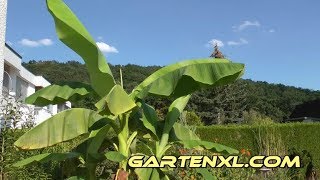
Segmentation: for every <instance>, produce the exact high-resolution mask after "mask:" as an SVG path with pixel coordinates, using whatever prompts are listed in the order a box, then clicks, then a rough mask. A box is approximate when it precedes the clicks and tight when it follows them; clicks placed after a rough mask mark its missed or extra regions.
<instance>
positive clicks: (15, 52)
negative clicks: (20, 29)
mask: <svg viewBox="0 0 320 180" xmlns="http://www.w3.org/2000/svg"><path fill="white" fill-rule="evenodd" d="M5 45H6V47H7V48H9V49H10V50H11V51H12V52H13V53H14V54H15V55H17V56H18V57H19V58H20V59H22V56H21V55H20V54H19V53H18V52H17V51H15V50H14V49H13V48H12V47H11V46H9V44H7V43H5Z"/></svg>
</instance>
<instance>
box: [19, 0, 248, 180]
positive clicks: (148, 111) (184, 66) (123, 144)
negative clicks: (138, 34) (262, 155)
mask: <svg viewBox="0 0 320 180" xmlns="http://www.w3.org/2000/svg"><path fill="white" fill-rule="evenodd" d="M47 7H48V10H49V12H50V13H51V15H52V16H53V18H54V21H55V26H56V32H57V35H58V37H59V39H60V40H61V41H62V42H63V43H64V44H65V45H67V46H68V47H69V48H71V49H72V50H73V51H75V52H76V53H77V54H79V55H80V56H81V57H82V58H83V60H84V62H85V64H86V67H87V69H88V73H89V75H90V80H91V83H90V84H84V83H80V82H71V83H66V84H65V85H51V86H48V87H46V88H43V89H41V90H39V91H37V92H36V93H34V94H33V95H31V96H29V97H28V98H27V99H26V102H27V103H29V104H33V105H37V106H46V105H49V104H59V103H63V102H66V101H71V102H75V101H78V100H80V99H82V98H85V97H86V96H88V95H90V94H96V95H98V96H99V97H100V101H98V102H97V103H96V108H97V110H96V111H95V110H90V109H84V108H71V109H68V110H65V111H62V112H60V113H58V114H56V115H54V116H53V117H51V118H49V119H47V120H46V121H44V122H43V123H41V124H39V125H38V126H36V127H34V128H33V129H31V130H30V131H28V132H27V133H25V134H24V135H23V136H21V137H20V138H19V139H18V140H17V141H16V142H15V145H16V146H17V147H19V148H20V149H40V148H45V147H49V146H54V145H56V144H58V143H62V142H65V141H69V140H72V139H74V138H77V137H79V136H81V135H83V136H85V137H86V139H85V140H84V141H83V142H82V143H81V144H79V146H78V147H77V148H75V149H74V150H73V151H72V152H68V153H47V154H40V155H37V156H34V157H30V158H28V159H25V160H22V161H20V162H17V163H16V164H15V166H24V165H28V164H31V163H32V162H34V161H38V162H47V161H50V160H56V161H62V160H66V159H69V158H74V159H78V160H79V162H80V163H82V165H83V166H84V167H85V169H86V173H85V175H84V177H83V178H86V179H95V178H96V175H95V170H96V166H97V164H98V163H99V162H102V161H104V160H105V159H109V160H112V161H116V162H119V170H118V172H117V174H118V175H119V174H123V173H125V174H129V173H133V171H134V172H135V173H136V174H137V175H138V177H139V178H140V179H151V178H152V179H154V178H155V179H161V178H167V175H166V171H165V170H164V169H156V168H155V169H139V168H137V169H132V168H130V167H128V165H127V161H128V158H129V157H130V156H131V155H133V154H136V153H139V152H137V151H136V150H135V148H133V147H134V146H135V144H138V145H141V146H144V147H145V148H147V149H149V150H150V152H149V154H145V155H146V156H147V155H155V156H156V157H157V158H161V157H162V156H163V155H164V154H165V153H166V151H167V150H168V149H169V148H170V147H171V146H172V145H173V144H174V143H180V144H182V145H184V147H185V148H194V147H200V146H201V147H203V148H206V149H209V150H212V151H215V152H225V153H237V150H234V149H232V148H229V147H226V146H223V145H220V144H216V143H212V142H206V141H202V140H200V138H198V137H197V136H196V135H195V134H194V133H193V132H192V131H190V130H189V129H188V128H186V127H184V126H183V125H181V124H179V123H177V122H176V121H177V119H178V118H179V116H180V113H181V112H182V111H183V109H184V108H185V106H186V104H187V103H188V101H189V98H190V96H191V94H192V93H193V92H194V91H196V90H198V89H200V88H206V87H213V86H219V85H224V84H227V83H231V82H233V81H235V80H236V79H238V78H239V77H240V76H241V75H242V74H243V71H244V65H243V64H239V63H232V62H230V61H229V60H226V59H215V60H213V59H211V58H209V59H207V58H206V59H195V60H188V61H182V62H180V63H176V64H173V65H169V66H166V67H163V68H161V69H160V70H158V71H156V72H155V73H153V74H152V75H150V76H149V77H148V78H146V79H145V80H144V81H143V82H142V83H141V84H139V85H138V86H137V87H135V88H134V89H133V91H132V92H131V93H129V94H128V93H127V92H125V90H124V89H123V87H122V84H117V83H116V82H115V80H114V78H113V75H112V73H111V71H110V68H109V66H108V64H107V61H106V59H105V58H104V56H103V54H102V53H101V51H100V50H99V48H98V47H97V45H96V43H95V41H94V40H93V38H92V37H91V36H90V34H89V33H88V31H87V30H86V28H85V27H84V26H83V25H82V23H81V22H80V21H79V20H78V18H77V17H76V16H75V15H74V14H73V12H72V11H71V10H70V9H69V8H68V6H67V5H65V4H64V2H63V1H62V0H47ZM147 96H162V97H173V98H176V100H175V101H174V102H173V103H172V104H171V106H170V108H169V110H168V113H167V115H166V117H165V118H164V119H163V120H162V119H160V118H159V117H157V115H156V112H155V110H154V108H153V107H151V106H150V105H148V104H146V103H145V101H144V99H145V98H146V97H147ZM111 130H112V131H114V132H115V134H116V137H114V138H113V137H110V136H109V135H108V134H110V133H108V132H109V131H111ZM147 139H152V141H153V143H146V140H147ZM108 144H111V145H112V146H114V149H115V151H106V147H108V146H107V145H108ZM200 173H201V172H200ZM78 176H79V177H80V176H81V175H80V174H78ZM79 177H78V178H79Z"/></svg>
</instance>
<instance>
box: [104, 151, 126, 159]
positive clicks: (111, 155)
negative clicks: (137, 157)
mask: <svg viewBox="0 0 320 180" xmlns="http://www.w3.org/2000/svg"><path fill="white" fill-rule="evenodd" d="M104 156H105V157H106V158H107V159H108V160H110V161H113V162H121V161H123V160H125V159H126V157H125V156H124V155H122V154H121V153H119V152H117V151H109V152H106V153H105V154H104Z"/></svg>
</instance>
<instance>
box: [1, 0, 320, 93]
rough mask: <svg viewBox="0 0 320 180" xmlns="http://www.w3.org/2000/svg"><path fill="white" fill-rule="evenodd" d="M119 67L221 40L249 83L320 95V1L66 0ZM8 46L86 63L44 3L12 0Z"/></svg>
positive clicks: (182, 54)
mask: <svg viewBox="0 0 320 180" xmlns="http://www.w3.org/2000/svg"><path fill="white" fill-rule="evenodd" d="M65 2H66V3H67V4H68V5H69V7H70V8H71V9H72V10H73V11H74V12H75V13H76V14H77V16H78V17H79V18H80V20H81V21H82V22H83V23H84V24H85V26H86V27H87V29H88V30H89V32H90V33H91V34H92V36H93V37H94V38H95V39H96V41H97V42H99V46H100V47H101V49H102V50H103V51H104V52H105V55H106V57H107V60H108V62H110V63H111V64H128V63H132V64H139V65H144V66H147V65H167V64H171V63H174V62H177V61H181V60H185V59H191V58H202V57H208V56H209V55H210V54H211V52H212V47H211V45H210V42H212V41H214V42H219V44H220V45H221V51H222V52H223V53H224V54H225V55H226V56H227V57H228V58H229V59H231V60H232V61H235V62H241V63H245V64H246V74H245V76H244V78H250V79H253V80H260V81H267V82H272V83H282V84H286V85H292V86H297V87H303V88H309V89H314V90H320V78H319V77H320V71H319V67H320V46H319V44H318V43H319V42H320V34H319V32H320V21H319V17H320V11H319V7H320V1H318V0H307V1H306V0H295V1H292V0H291V1H289V0H283V1H277V0H269V1H262V0H260V1H254V0H242V1H236V0H233V1H231V0H226V1H218V0H202V1H196V0H188V1H186V0H161V1H154V0H149V1H147V0H136V1H129V0H117V1H105V0H94V1H84V0H77V1H76V0H66V1H65ZM6 38H7V39H6V40H7V42H8V43H9V44H11V46H12V47H13V48H14V49H15V50H17V51H18V52H19V53H20V54H21V55H22V56H23V59H24V61H28V60H31V59H35V60H59V61H68V60H78V61H82V60H81V58H80V57H79V56H77V55H76V54H75V53H73V52H72V51H71V50H69V49H68V48H67V47H66V46H64V45H63V44H62V43H61V42H60V41H59V40H58V39H57V38H56V34H55V31H54V24H53V20H52V18H51V16H50V15H49V13H48V12H47V10H46V6H45V1H44V0H41V1H39V0H28V1H21V0H9V2H8V17H7V37H6Z"/></svg>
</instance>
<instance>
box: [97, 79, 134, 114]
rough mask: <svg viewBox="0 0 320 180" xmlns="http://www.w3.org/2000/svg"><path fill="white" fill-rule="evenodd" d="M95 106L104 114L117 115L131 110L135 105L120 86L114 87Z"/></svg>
mask: <svg viewBox="0 0 320 180" xmlns="http://www.w3.org/2000/svg"><path fill="white" fill-rule="evenodd" d="M95 106H96V107H97V108H98V109H99V110H100V111H102V112H106V114H108V112H111V113H112V114H113V115H119V114H122V113H125V112H127V111H129V110H131V109H132V108H134V107H135V106H136V104H135V103H134V101H133V100H132V99H131V97H129V95H128V94H127V93H126V92H125V91H124V89H123V88H122V87H121V86H120V85H115V86H114V87H113V88H112V89H111V90H110V92H109V93H108V94H107V95H106V96H105V97H104V98H102V99H101V100H100V101H99V102H97V103H96V104H95Z"/></svg>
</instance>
